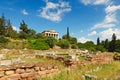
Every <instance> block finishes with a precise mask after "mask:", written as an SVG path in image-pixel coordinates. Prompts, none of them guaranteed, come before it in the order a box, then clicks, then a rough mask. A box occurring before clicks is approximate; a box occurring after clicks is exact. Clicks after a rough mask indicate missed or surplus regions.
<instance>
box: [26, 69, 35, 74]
mask: <svg viewBox="0 0 120 80" xmlns="http://www.w3.org/2000/svg"><path fill="white" fill-rule="evenodd" d="M25 72H26V73H30V72H34V69H29V68H27V69H26V71H25Z"/></svg>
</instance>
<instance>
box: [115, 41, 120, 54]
mask: <svg viewBox="0 0 120 80" xmlns="http://www.w3.org/2000/svg"><path fill="white" fill-rule="evenodd" d="M115 51H116V52H120V40H117V41H116V42H115Z"/></svg>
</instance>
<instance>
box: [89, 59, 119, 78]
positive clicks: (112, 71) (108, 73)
mask: <svg viewBox="0 0 120 80" xmlns="http://www.w3.org/2000/svg"><path fill="white" fill-rule="evenodd" d="M101 67H102V69H101V70H99V71H97V72H93V73H91V74H92V75H96V76H97V77H98V78H100V79H103V78H116V77H118V76H120V62H119V61H113V62H112V63H110V64H104V65H102V66H101Z"/></svg>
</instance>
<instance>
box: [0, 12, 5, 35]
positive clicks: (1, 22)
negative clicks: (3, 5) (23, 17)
mask: <svg viewBox="0 0 120 80" xmlns="http://www.w3.org/2000/svg"><path fill="white" fill-rule="evenodd" d="M0 35H3V36H5V17H4V14H2V17H1V18H0Z"/></svg>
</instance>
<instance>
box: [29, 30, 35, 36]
mask: <svg viewBox="0 0 120 80" xmlns="http://www.w3.org/2000/svg"><path fill="white" fill-rule="evenodd" d="M28 37H29V38H35V37H36V31H35V30H33V29H28Z"/></svg>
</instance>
